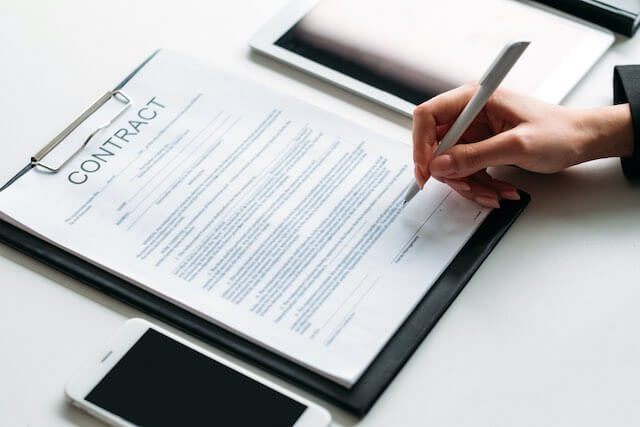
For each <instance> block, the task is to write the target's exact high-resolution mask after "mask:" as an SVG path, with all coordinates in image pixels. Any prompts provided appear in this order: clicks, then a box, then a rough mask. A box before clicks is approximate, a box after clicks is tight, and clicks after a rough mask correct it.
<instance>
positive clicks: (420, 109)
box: [413, 102, 430, 118]
mask: <svg viewBox="0 0 640 427" xmlns="http://www.w3.org/2000/svg"><path fill="white" fill-rule="evenodd" d="M429 110H430V108H429V105H428V104H427V102H423V103H422V104H420V105H418V106H417V107H416V108H414V109H413V117H420V118H422V117H425V116H428V115H429Z"/></svg>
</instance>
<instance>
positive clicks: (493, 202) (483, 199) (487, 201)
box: [454, 189, 500, 208]
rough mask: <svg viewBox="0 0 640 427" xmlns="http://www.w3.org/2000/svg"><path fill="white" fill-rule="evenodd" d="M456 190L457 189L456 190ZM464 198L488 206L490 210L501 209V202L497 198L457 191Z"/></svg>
mask: <svg viewBox="0 0 640 427" xmlns="http://www.w3.org/2000/svg"><path fill="white" fill-rule="evenodd" d="M454 190H455V189H454ZM455 191H456V192H457V193H458V194H460V195H461V196H462V197H464V198H466V199H469V200H471V201H473V202H476V203H478V204H479V205H482V206H486V207H488V208H499V207H500V202H499V201H498V198H497V197H491V196H484V195H481V194H477V193H475V192H474V191H461V190H455Z"/></svg>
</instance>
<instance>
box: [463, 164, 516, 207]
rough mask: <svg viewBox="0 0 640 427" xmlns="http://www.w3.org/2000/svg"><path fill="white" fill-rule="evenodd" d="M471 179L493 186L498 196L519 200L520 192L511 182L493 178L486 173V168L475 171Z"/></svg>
mask: <svg viewBox="0 0 640 427" xmlns="http://www.w3.org/2000/svg"><path fill="white" fill-rule="evenodd" d="M471 177H472V179H474V180H475V181H477V182H479V183H481V184H484V185H488V186H489V187H491V188H493V189H494V190H495V191H496V192H497V193H498V195H499V196H500V198H503V199H508V200H520V194H519V193H518V189H517V188H516V186H514V185H513V184H509V183H508V182H504V181H500V180H498V179H495V178H494V177H492V176H491V175H489V174H488V173H487V171H486V170H482V171H480V172H476V173H475V174H473V175H471Z"/></svg>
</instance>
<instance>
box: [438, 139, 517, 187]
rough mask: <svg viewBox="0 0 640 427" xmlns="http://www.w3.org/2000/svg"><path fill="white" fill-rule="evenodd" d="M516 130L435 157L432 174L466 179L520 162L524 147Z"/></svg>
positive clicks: (458, 146)
mask: <svg viewBox="0 0 640 427" xmlns="http://www.w3.org/2000/svg"><path fill="white" fill-rule="evenodd" d="M517 142H518V138H517V136H516V134H515V133H514V132H512V131H507V132H502V133H499V134H497V135H494V136H492V137H491V138H488V139H485V140H483V141H479V142H474V143H472V144H458V145H456V146H454V147H452V148H450V149H449V150H447V151H446V152H445V153H444V154H442V155H440V156H438V157H436V158H434V159H433V160H432V161H431V163H430V165H429V171H430V172H431V175H433V176H434V177H446V178H463V177H466V176H469V175H472V174H474V173H476V172H478V171H479V170H482V169H486V168H488V167H490V166H500V165H512V164H516V163H518V160H519V158H520V154H521V152H522V150H520V148H519V147H520V144H518V143H517Z"/></svg>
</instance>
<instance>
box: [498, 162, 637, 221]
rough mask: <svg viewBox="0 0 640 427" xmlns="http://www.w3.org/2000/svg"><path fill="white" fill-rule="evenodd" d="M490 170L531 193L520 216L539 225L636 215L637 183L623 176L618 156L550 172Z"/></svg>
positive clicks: (630, 218)
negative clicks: (554, 172)
mask: <svg viewBox="0 0 640 427" xmlns="http://www.w3.org/2000/svg"><path fill="white" fill-rule="evenodd" d="M491 173H492V175H494V176H495V177H496V178H498V179H502V180H505V181H508V182H511V183H513V184H515V185H516V186H518V187H520V188H522V189H523V190H525V191H527V192H529V193H530V194H531V204H530V205H529V208H528V209H527V210H526V211H525V212H524V215H526V217H527V218H528V220H529V221H532V220H533V221H535V222H536V225H537V226H540V227H544V226H545V225H547V224H551V223H557V222H579V223H581V224H582V225H583V226H588V225H589V224H596V223H601V222H602V221H603V220H604V219H606V220H607V221H611V220H621V221H624V220H635V218H638V217H639V216H640V185H639V184H633V183H631V182H629V181H628V180H627V179H626V178H625V177H624V175H623V174H622V169H621V168H620V161H619V159H603V160H597V161H593V162H589V163H585V164H583V165H579V166H575V167H572V168H569V169H567V170H565V171H563V172H560V173H557V174H550V175H547V174H537V173H532V172H528V171H524V170H521V169H518V168H499V169H495V170H493V171H491Z"/></svg>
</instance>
